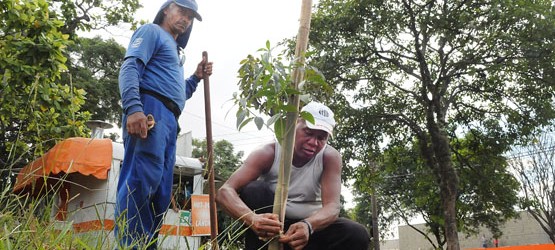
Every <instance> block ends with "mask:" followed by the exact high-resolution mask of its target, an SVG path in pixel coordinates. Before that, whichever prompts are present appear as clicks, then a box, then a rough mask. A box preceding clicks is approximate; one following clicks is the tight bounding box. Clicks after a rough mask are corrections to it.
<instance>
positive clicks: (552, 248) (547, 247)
mask: <svg viewBox="0 0 555 250" xmlns="http://www.w3.org/2000/svg"><path fill="white" fill-rule="evenodd" d="M489 248H493V249H495V248H494V247H489ZM489 248H488V249H489ZM484 249H486V248H467V249H465V250H484ZM496 249H501V250H555V245H554V244H538V245H526V246H507V247H497V248H496Z"/></svg>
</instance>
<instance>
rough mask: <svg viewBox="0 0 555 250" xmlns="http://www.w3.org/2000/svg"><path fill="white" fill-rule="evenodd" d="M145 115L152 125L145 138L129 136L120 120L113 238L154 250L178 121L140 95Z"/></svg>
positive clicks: (165, 202)
mask: <svg viewBox="0 0 555 250" xmlns="http://www.w3.org/2000/svg"><path fill="white" fill-rule="evenodd" d="M141 102H142V103H143V110H144V113H145V115H148V114H152V115H153V116H154V119H155V121H156V124H155V126H154V127H153V128H152V129H150V130H149V131H148V136H147V138H146V139H141V138H139V137H135V136H129V135H128V134H127V130H126V128H125V127H126V126H125V124H126V122H127V116H124V118H123V140H124V148H125V154H124V159H123V164H122V166H121V170H120V174H119V181H118V187H117V195H116V213H115V219H116V226H115V236H116V239H118V241H119V244H120V246H122V247H133V248H140V249H143V248H144V247H147V248H148V249H155V248H156V245H157V242H156V240H157V238H158V231H159V229H160V227H161V225H162V223H163V217H164V214H165V212H166V211H167V210H168V207H169V204H170V196H171V189H172V184H173V167H174V164H175V147H176V139H177V127H178V125H177V121H176V118H175V116H174V114H173V113H172V112H171V111H170V110H168V109H167V108H166V107H165V106H164V105H163V103H162V102H160V101H159V100H158V99H156V98H154V97H152V96H150V95H145V94H142V95H141Z"/></svg>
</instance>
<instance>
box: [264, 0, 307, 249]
mask: <svg viewBox="0 0 555 250" xmlns="http://www.w3.org/2000/svg"><path fill="white" fill-rule="evenodd" d="M311 14H312V0H303V1H302V5H301V18H300V24H299V32H298V34H297V45H296V48H295V59H296V60H297V61H296V62H295V63H298V64H297V65H299V66H298V67H295V69H294V70H293V73H292V74H293V75H292V79H293V82H292V83H291V84H292V85H293V87H294V88H295V89H299V83H300V82H302V80H303V77H304V62H305V55H304V54H305V52H306V49H307V47H308V34H309V32H310V18H311ZM299 102H300V99H299V95H292V96H290V97H289V104H293V105H295V106H296V107H297V110H298V107H299ZM298 116H299V112H298V111H295V112H288V113H287V115H286V124H285V134H284V135H285V137H284V138H283V144H282V149H283V150H282V154H281V156H280V157H281V161H280V171H279V173H278V183H277V185H276V191H275V197H274V208H273V213H274V214H278V215H279V219H280V221H284V220H285V207H286V202H287V195H288V191H289V179H290V176H291V165H292V162H293V150H294V143H295V127H296V125H297V117H298ZM280 141H281V140H280ZM268 249H269V250H279V249H283V246H282V245H281V244H280V243H279V242H278V241H277V239H275V238H274V239H273V240H272V241H271V242H270V244H269V247H268Z"/></svg>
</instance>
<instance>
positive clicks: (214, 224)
mask: <svg viewBox="0 0 555 250" xmlns="http://www.w3.org/2000/svg"><path fill="white" fill-rule="evenodd" d="M202 57H203V58H206V62H208V53H207V52H206V51H203V52H202ZM203 82H204V111H205V116H206V118H205V119H206V152H207V153H208V186H209V193H208V196H209V200H210V240H211V244H210V245H211V246H212V249H213V250H218V249H219V247H218V214H217V213H216V211H217V208H216V185H215V183H214V146H213V142H212V112H211V107H210V79H209V77H208V75H207V74H204V78H203Z"/></svg>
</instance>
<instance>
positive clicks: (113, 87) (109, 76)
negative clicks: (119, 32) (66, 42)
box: [63, 37, 125, 127]
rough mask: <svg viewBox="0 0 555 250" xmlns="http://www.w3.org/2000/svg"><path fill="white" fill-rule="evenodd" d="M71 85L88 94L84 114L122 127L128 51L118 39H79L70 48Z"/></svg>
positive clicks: (69, 75) (83, 107) (67, 77)
mask: <svg viewBox="0 0 555 250" xmlns="http://www.w3.org/2000/svg"><path fill="white" fill-rule="evenodd" d="M68 51H69V55H70V56H69V61H70V63H69V71H68V73H67V74H65V75H64V76H66V77H64V78H63V80H64V81H71V82H67V84H73V85H75V86H76V87H77V88H80V89H83V90H85V91H86V95H85V97H86V102H85V103H84V104H83V106H82V107H81V110H84V111H88V112H90V113H91V119H92V120H101V121H107V122H110V123H116V124H117V125H118V126H120V127H121V110H122V108H121V104H120V96H119V91H118V75H119V68H120V65H121V61H122V59H123V58H124V56H125V48H124V47H122V46H121V45H119V44H118V43H117V42H116V41H115V40H114V39H109V40H103V39H102V38H100V37H94V38H79V39H78V41H77V43H75V44H73V45H72V46H70V47H69V49H68Z"/></svg>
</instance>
